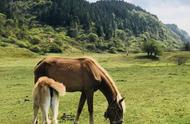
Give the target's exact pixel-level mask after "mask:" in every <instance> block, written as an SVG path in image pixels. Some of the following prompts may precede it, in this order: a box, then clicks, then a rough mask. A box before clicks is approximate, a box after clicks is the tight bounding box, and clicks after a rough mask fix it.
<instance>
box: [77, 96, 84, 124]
mask: <svg viewBox="0 0 190 124" xmlns="http://www.w3.org/2000/svg"><path fill="white" fill-rule="evenodd" d="M85 101H86V95H85V93H84V92H82V93H81V96H80V101H79V105H78V110H77V114H76V117H75V122H74V124H78V121H79V116H80V114H81V112H82V109H83V106H84V103H85Z"/></svg>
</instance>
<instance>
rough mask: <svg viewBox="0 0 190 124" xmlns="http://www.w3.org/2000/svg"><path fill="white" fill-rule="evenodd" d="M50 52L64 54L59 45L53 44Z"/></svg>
mask: <svg viewBox="0 0 190 124" xmlns="http://www.w3.org/2000/svg"><path fill="white" fill-rule="evenodd" d="M48 52H50V53H62V49H61V48H60V46H58V45H57V44H55V43H52V44H50V46H49V51H48Z"/></svg>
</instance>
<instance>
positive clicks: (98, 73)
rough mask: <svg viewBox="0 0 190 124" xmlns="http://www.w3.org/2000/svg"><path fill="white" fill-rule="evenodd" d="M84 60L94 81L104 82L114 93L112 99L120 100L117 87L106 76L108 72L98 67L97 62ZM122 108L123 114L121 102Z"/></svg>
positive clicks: (108, 76)
mask: <svg viewBox="0 0 190 124" xmlns="http://www.w3.org/2000/svg"><path fill="white" fill-rule="evenodd" d="M86 59H87V60H88V64H89V66H90V68H91V71H92V73H93V75H94V77H95V79H96V80H98V81H102V78H103V80H105V83H106V84H107V85H108V86H109V87H110V89H111V90H112V91H113V92H114V93H116V94H115V96H113V97H114V99H115V100H117V102H119V100H121V99H122V96H121V94H120V92H119V90H118V88H117V86H116V85H115V82H114V81H113V79H112V78H111V76H110V75H109V74H108V72H107V71H106V70H105V69H104V68H103V67H102V66H101V65H100V64H98V62H96V60H94V59H93V58H89V57H86ZM122 108H123V110H124V112H125V103H124V102H122Z"/></svg>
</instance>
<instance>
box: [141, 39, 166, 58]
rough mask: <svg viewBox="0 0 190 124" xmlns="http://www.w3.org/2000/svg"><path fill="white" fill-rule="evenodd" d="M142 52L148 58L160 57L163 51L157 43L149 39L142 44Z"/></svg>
mask: <svg viewBox="0 0 190 124" xmlns="http://www.w3.org/2000/svg"><path fill="white" fill-rule="evenodd" d="M143 51H144V52H146V53H147V55H148V56H149V57H152V56H154V57H156V56H159V55H162V52H163V49H162V47H161V45H160V44H159V43H158V42H157V41H155V40H153V39H150V40H148V41H146V42H144V44H143Z"/></svg>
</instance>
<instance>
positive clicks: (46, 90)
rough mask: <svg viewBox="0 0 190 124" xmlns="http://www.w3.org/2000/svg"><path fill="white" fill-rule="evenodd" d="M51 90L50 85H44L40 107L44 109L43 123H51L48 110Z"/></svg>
mask: <svg viewBox="0 0 190 124" xmlns="http://www.w3.org/2000/svg"><path fill="white" fill-rule="evenodd" d="M50 101H51V96H50V91H49V88H48V87H44V89H43V90H42V91H41V99H40V108H41V110H42V118H43V120H42V124H50V120H49V118H48V112H49V107H50Z"/></svg>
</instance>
